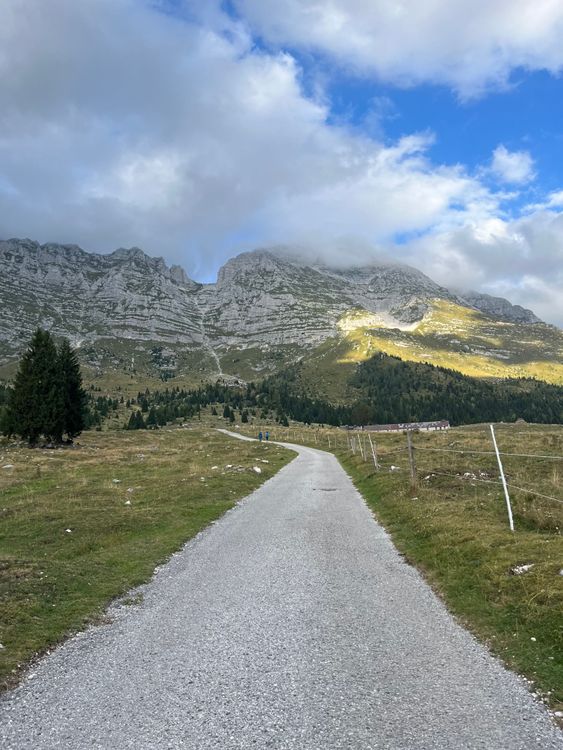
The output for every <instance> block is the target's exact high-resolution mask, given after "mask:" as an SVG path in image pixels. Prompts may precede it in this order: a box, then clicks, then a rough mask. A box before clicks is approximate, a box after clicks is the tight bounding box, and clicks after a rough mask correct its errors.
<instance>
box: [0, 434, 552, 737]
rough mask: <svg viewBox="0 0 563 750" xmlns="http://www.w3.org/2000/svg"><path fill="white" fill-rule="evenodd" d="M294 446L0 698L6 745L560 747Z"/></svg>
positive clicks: (338, 484) (543, 719) (367, 519)
mask: <svg viewBox="0 0 563 750" xmlns="http://www.w3.org/2000/svg"><path fill="white" fill-rule="evenodd" d="M234 449H236V446H234ZM298 450H299V456H298V458H296V459H295V460H294V461H293V462H292V463H291V464H290V465H289V466H286V467H285V468H284V469H282V470H281V471H280V472H279V474H277V475H276V476H275V477H274V478H273V479H270V480H269V481H268V482H267V483H266V484H265V485H263V487H262V488H260V489H259V490H257V491H256V492H254V493H253V494H252V495H251V496H250V497H249V498H247V500H245V501H244V502H243V503H242V504H241V505H239V506H238V507H237V508H235V509H234V510H232V511H231V512H229V513H227V514H226V515H225V516H224V517H223V518H222V519H221V520H220V521H219V522H217V523H216V524H214V525H213V526H212V527H211V528H209V529H208V530H207V531H205V532H203V533H202V534H200V535H199V536H198V537H196V539H194V540H192V542H190V543H188V544H187V545H186V547H185V548H184V550H183V551H182V552H180V553H178V554H177V555H175V556H174V557H173V558H172V560H171V561H170V562H169V564H167V565H166V566H164V567H162V568H160V569H159V571H158V572H157V574H156V575H155V577H154V579H153V581H152V582H151V583H150V584H148V585H147V586H146V587H144V588H143V591H144V602H143V603H142V604H141V605H140V606H136V607H121V608H119V609H117V610H116V611H115V617H114V620H113V622H112V623H111V624H108V625H104V626H101V627H97V628H93V629H91V630H89V631H87V632H86V633H83V634H81V635H79V636H77V637H75V638H73V639H71V640H70V641H69V642H67V643H66V644H65V645H63V646H62V647H61V648H59V649H57V650H56V651H55V652H54V653H53V654H51V655H50V656H48V657H47V658H45V659H44V660H42V662H41V663H40V664H39V665H38V666H37V668H36V669H35V672H34V674H32V675H30V676H29V678H28V679H27V680H26V681H25V682H24V683H23V684H22V686H21V687H19V688H18V689H17V690H15V691H13V692H12V693H11V694H10V695H9V696H8V697H7V698H4V699H3V700H2V701H1V702H0V746H1V747H2V748H3V750H11V749H13V750H16V749H17V750H25V749H27V748H30V749H31V748H33V750H41V749H43V748H45V749H47V748H49V750H52V749H53V748H68V749H69V750H81V749H82V748H89V749H92V748H104V749H107V750H110V749H111V750H114V749H115V750H125V749H126V748H135V749H136V750H145V749H146V750H149V749H150V750H160V749H161V748H186V749H192V748H193V749H194V750H196V749H197V750H206V749H207V748H221V750H231V749H232V750H235V749H236V750H238V749H242V748H258V749H262V748H299V749H301V750H313V749H314V750H332V748H335V749H337V748H358V749H360V748H361V749H364V748H366V749H367V748H381V750H399V749H400V750H430V749H431V748H435V749H436V750H449V749H450V748H451V749H454V748H455V750H464V749H469V748H482V749H483V750H535V749H536V748H537V750H540V749H541V750H548V749H551V748H560V749H561V748H563V735H562V734H561V733H560V732H559V730H558V729H556V728H555V727H554V726H553V725H552V724H551V722H550V720H549V717H548V715H547V713H546V712H545V711H544V710H543V708H542V707H541V706H539V705H538V704H537V703H535V702H534V700H533V699H532V697H531V696H530V694H529V693H528V692H527V691H526V689H525V687H524V685H523V683H522V682H521V681H520V680H519V679H518V678H517V677H515V676H514V675H513V674H511V673H509V672H507V671H506V670H505V669H504V668H503V667H502V666H501V665H500V663H499V662H497V661H496V660H495V659H493V658H491V656H489V654H488V653H487V652H486V651H485V650H484V649H483V648H482V647H480V646H479V645H478V644H477V643H476V642H475V641H474V640H473V638H472V637H471V636H470V635H468V633H467V632H465V631H464V630H463V629H462V628H460V627H458V626H457V625H456V623H455V622H454V621H453V619H452V618H451V616H450V615H449V614H448V613H447V611H446V610H445V608H444V607H443V605H442V604H441V603H440V602H439V601H438V600H437V598H436V597H435V596H434V595H433V593H432V592H431V591H430V589H429V588H428V586H426V585H425V584H424V583H423V581H422V579H421V578H420V576H419V575H418V573H417V572H416V571H415V570H414V569H413V568H411V567H409V566H408V565H407V564H405V562H403V560H402V559H401V557H400V556H399V555H398V554H397V552H396V551H395V549H394V547H393V546H392V544H391V543H390V541H389V538H388V536H387V535H386V534H385V532H384V531H383V530H382V529H381V527H380V526H378V525H377V523H376V522H375V521H374V520H373V518H372V516H371V514H370V512H369V511H368V509H367V507H366V506H365V504H364V503H363V501H362V499H361V497H360V496H359V494H358V493H357V491H356V490H355V489H354V487H353V485H352V483H351V481H350V479H349V478H348V477H347V475H346V474H345V473H344V471H343V470H342V469H341V467H340V465H339V464H338V462H337V461H336V459H335V458H334V457H333V456H331V455H329V454H327V453H323V452H321V451H316V450H313V449H309V448H299V449H298Z"/></svg>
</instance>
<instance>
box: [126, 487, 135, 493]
mask: <svg viewBox="0 0 563 750" xmlns="http://www.w3.org/2000/svg"><path fill="white" fill-rule="evenodd" d="M127 492H129V493H131V492H135V489H134V488H133V487H127Z"/></svg>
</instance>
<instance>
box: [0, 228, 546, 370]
mask: <svg viewBox="0 0 563 750" xmlns="http://www.w3.org/2000/svg"><path fill="white" fill-rule="evenodd" d="M0 267H1V269H2V274H1V275H0V302H1V309H2V314H1V316H0V360H2V361H4V362H7V361H10V360H11V359H13V358H15V357H16V356H18V355H19V353H20V352H21V350H22V347H23V346H24V344H25V342H26V341H27V340H28V339H29V337H30V335H31V333H32V332H33V330H34V329H35V328H36V327H37V326H42V327H44V328H47V329H48V330H51V331H52V332H53V333H54V334H55V335H61V336H62V335H64V336H68V337H69V338H70V340H71V342H72V343H73V344H74V345H75V346H78V347H79V348H80V351H81V353H82V358H83V361H85V363H87V364H90V365H92V366H93V367H98V368H99V367H101V366H103V365H104V366H105V365H108V363H109V364H110V365H113V366H115V367H121V368H132V367H136V366H141V365H142V366H146V367H149V368H150V367H153V369H156V370H157V371H158V370H159V368H160V369H164V370H167V371H168V372H170V373H174V372H176V371H178V370H182V369H186V368H188V367H193V366H194V364H195V363H198V364H197V366H198V368H199V369H200V370H201V372H203V373H206V372H207V373H209V374H213V373H219V374H223V369H224V367H225V366H227V365H228V369H227V370H226V371H227V372H228V373H229V374H232V375H236V374H239V373H238V372H236V370H237V367H233V366H232V365H233V363H235V362H236V361H237V360H236V358H235V359H233V357H232V356H231V354H232V353H233V352H246V353H247V354H245V357H246V358H247V360H248V361H247V362H246V364H245V367H246V370H247V372H246V374H248V370H250V371H255V372H256V373H257V374H259V373H260V372H262V371H263V370H264V369H266V370H268V369H272V368H275V367H277V366H280V365H281V364H284V363H286V362H287V361H291V360H292V359H295V358H298V357H300V356H303V355H304V353H306V352H308V351H310V350H311V349H312V348H314V347H317V346H319V345H320V344H322V343H323V342H325V341H327V340H329V339H331V338H332V337H338V336H341V335H342V331H343V328H342V325H341V321H342V320H343V318H345V317H346V316H348V318H350V317H351V318H354V316H356V317H358V316H359V319H362V320H363V318H362V315H363V316H364V317H365V316H367V318H366V320H368V323H365V325H364V324H363V323H362V324H361V325H363V326H364V327H366V326H367V327H368V328H375V329H385V330H394V329H398V330H409V329H412V328H413V327H414V328H415V327H416V326H417V325H419V324H420V323H421V322H422V321H424V320H425V318H426V317H427V316H428V315H429V314H430V313H431V312H432V310H433V309H434V306H435V304H436V302H437V301H441V302H443V303H444V304H448V305H451V306H454V307H459V308H460V309H464V310H466V311H471V312H473V313H478V314H480V312H482V313H484V315H485V316H487V319H492V320H493V321H496V322H499V323H501V322H504V323H509V324H513V323H514V324H516V323H518V324H520V325H527V324H529V325H534V324H541V323H540V322H539V321H538V319H537V318H536V316H535V315H534V314H533V313H532V312H531V311H529V310H525V309H524V308H521V307H519V306H514V305H511V304H510V303H509V302H508V301H507V300H504V299H500V298H493V297H489V296H487V295H481V294H477V293H471V294H468V295H463V296H461V295H460V294H458V293H455V292H452V291H450V290H448V289H445V288H444V287H441V286H439V285H438V284H436V283H435V282H433V281H432V280H431V279H429V278H428V277H427V276H425V275H424V274H423V273H421V272H420V271H418V270H416V269H414V268H411V267H409V266H404V265H398V264H390V263H374V264H372V265H369V266H362V267H355V268H348V269H336V268H329V267H327V266H325V265H322V264H307V263H305V262H302V261H299V260H297V259H296V258H295V257H294V256H292V255H290V254H289V253H287V252H286V251H285V249H284V248H273V249H262V250H255V251H253V252H249V253H243V254H241V255H238V256H237V257H235V258H232V259H231V260H229V261H228V262H227V263H226V264H225V265H224V266H223V267H222V268H221V270H220V271H219V274H218V278H217V282H216V283H215V284H199V283H197V282H195V281H192V280H191V279H190V278H189V277H188V276H187V275H186V273H185V272H184V271H183V269H181V268H180V267H178V266H172V267H171V268H169V267H168V266H167V265H166V263H165V262H164V260H163V259H162V258H152V257H150V256H148V255H146V254H145V253H144V252H143V251H142V250H140V249H138V248H131V249H123V248H121V249H118V250H116V251H114V252H113V253H110V254H107V255H100V254H95V253H88V252H86V251H84V250H82V249H81V248H79V247H77V246H75V245H57V244H52V243H51V244H45V245H40V244H39V243H37V242H33V241H31V240H19V239H12V240H7V241H0ZM354 319H355V318H354ZM354 325H355V324H354ZM359 325H360V324H359ZM541 325H545V324H541ZM356 327H357V326H356ZM546 328H547V326H546ZM248 352H252V355H251V356H250V355H249V354H248ZM273 352H276V355H275V356H274V355H273ZM239 360H240V357H239ZM276 361H277V364H276ZM222 362H223V364H222ZM233 370H234V371H233Z"/></svg>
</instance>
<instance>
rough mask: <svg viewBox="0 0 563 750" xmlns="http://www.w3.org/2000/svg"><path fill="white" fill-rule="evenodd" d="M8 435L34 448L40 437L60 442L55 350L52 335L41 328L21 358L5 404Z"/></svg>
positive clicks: (60, 402)
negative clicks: (16, 436) (8, 399)
mask: <svg viewBox="0 0 563 750" xmlns="http://www.w3.org/2000/svg"><path fill="white" fill-rule="evenodd" d="M6 422H7V426H8V431H9V433H10V434H16V435H20V436H21V437H22V438H24V439H25V440H27V441H28V442H29V443H30V445H35V444H36V443H37V441H38V440H39V438H40V437H41V436H42V435H43V436H44V437H45V438H47V440H54V441H57V442H60V441H61V440H62V436H63V430H64V417H63V397H62V391H61V388H60V378H59V360H58V355H57V348H56V346H55V342H54V341H53V338H52V336H51V334H50V333H49V332H48V331H43V330H41V329H40V328H38V329H37V331H36V332H35V333H34V334H33V337H32V339H31V341H30V343H29V347H28V349H27V351H26V352H25V354H24V355H23V357H22V360H21V362H20V366H19V369H18V372H17V374H16V379H15V382H14V390H13V391H12V394H11V398H10V402H9V404H8V413H7V417H6Z"/></svg>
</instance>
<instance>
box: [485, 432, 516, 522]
mask: <svg viewBox="0 0 563 750" xmlns="http://www.w3.org/2000/svg"><path fill="white" fill-rule="evenodd" d="M490 428H491V435H492V438H493V445H494V446H495V453H496V454H497V461H498V467H499V470H500V478H501V479H502V486H503V488H504V497H505V499H506V508H507V510H508V523H509V525H510V531H514V519H513V518H512V506H511V505H510V495H509V494H508V486H507V484H506V478H505V476H504V469H503V466H502V461H501V460H500V453H499V450H498V445H497V439H496V436H495V428H494V427H493V425H490Z"/></svg>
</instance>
